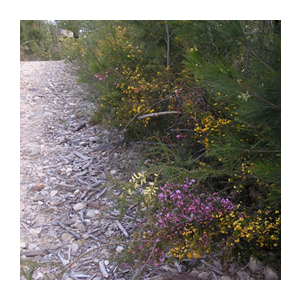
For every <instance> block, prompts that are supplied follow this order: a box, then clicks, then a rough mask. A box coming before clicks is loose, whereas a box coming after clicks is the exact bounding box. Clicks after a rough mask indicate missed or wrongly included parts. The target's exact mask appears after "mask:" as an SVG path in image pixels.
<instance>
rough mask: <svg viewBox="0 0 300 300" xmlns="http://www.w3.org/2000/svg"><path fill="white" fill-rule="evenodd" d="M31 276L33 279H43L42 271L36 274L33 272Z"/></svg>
mask: <svg viewBox="0 0 300 300" xmlns="http://www.w3.org/2000/svg"><path fill="white" fill-rule="evenodd" d="M32 278H33V279H35V280H42V279H44V275H43V273H41V272H38V273H37V274H33V275H32Z"/></svg>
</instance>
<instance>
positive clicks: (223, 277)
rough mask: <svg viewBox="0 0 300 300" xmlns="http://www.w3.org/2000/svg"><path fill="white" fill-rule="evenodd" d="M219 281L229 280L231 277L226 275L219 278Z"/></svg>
mask: <svg viewBox="0 0 300 300" xmlns="http://www.w3.org/2000/svg"><path fill="white" fill-rule="evenodd" d="M221 280H231V277H230V276H227V275H223V276H221Z"/></svg>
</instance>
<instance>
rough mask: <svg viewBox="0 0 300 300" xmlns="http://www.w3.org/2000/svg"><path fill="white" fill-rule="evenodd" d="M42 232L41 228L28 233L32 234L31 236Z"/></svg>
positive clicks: (30, 230)
mask: <svg viewBox="0 0 300 300" xmlns="http://www.w3.org/2000/svg"><path fill="white" fill-rule="evenodd" d="M41 231H42V228H37V229H33V228H32V229H29V232H30V233H31V234H32V235H39V234H40V233H41Z"/></svg>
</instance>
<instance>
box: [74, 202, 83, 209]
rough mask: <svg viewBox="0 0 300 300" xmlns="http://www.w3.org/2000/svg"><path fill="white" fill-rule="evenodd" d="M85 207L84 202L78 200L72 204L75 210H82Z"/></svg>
mask: <svg viewBox="0 0 300 300" xmlns="http://www.w3.org/2000/svg"><path fill="white" fill-rule="evenodd" d="M85 207H86V203H83V202H80V203H77V204H75V205H74V206H73V209H74V210H75V211H79V210H82V209H84V208H85Z"/></svg>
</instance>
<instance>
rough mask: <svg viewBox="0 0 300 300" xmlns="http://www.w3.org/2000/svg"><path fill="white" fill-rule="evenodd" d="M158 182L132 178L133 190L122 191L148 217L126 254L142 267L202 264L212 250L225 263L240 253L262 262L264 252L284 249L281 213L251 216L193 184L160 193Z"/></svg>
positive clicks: (170, 185) (168, 186)
mask: <svg viewBox="0 0 300 300" xmlns="http://www.w3.org/2000/svg"><path fill="white" fill-rule="evenodd" d="M154 178H155V179H154V181H149V180H148V179H147V176H146V175H145V174H142V173H138V174H134V176H133V177H132V179H131V180H130V188H124V191H126V196H125V198H127V199H128V196H129V197H130V201H132V200H135V201H137V200H136V199H139V200H138V202H139V203H140V205H141V207H142V210H143V211H144V222H143V223H140V224H139V225H137V227H138V228H139V230H138V231H137V233H136V237H135V238H136V239H135V241H134V242H133V243H132V245H131V246H130V248H129V250H128V251H129V253H131V254H134V257H139V259H140V260H141V262H143V261H144V263H145V262H146V261H147V262H148V263H149V264H152V265H153V266H157V265H159V263H160V262H163V261H165V259H167V258H170V257H175V258H177V259H179V260H182V259H191V258H199V257H200V256H201V255H202V254H203V253H210V252H211V251H213V250H214V249H219V250H222V251H223V254H224V255H225V256H227V257H228V256H230V255H232V254H235V253H236V254H239V255H241V249H243V254H242V255H243V256H247V255H248V256H249V255H256V256H257V257H261V253H262V252H261V251H263V250H272V249H276V248H278V247H280V215H279V211H275V212H272V210H271V209H270V208H268V209H266V210H258V211H254V212H252V213H251V214H249V213H246V212H245V211H243V210H241V207H240V205H235V204H234V203H233V202H232V201H231V198H230V197H226V198H223V197H220V196H219V195H218V194H216V193H214V194H210V193H209V192H208V191H206V190H205V189H204V187H203V186H202V187H201V189H200V188H199V187H197V185H196V181H195V180H194V179H191V180H190V179H188V178H186V179H185V180H184V182H183V183H182V184H179V183H177V184H175V183H166V184H165V185H164V186H162V187H160V188H159V189H158V188H156V186H155V185H156V180H157V175H155V176H154ZM158 190H159V191H160V192H158ZM149 252H150V253H151V255H150V256H151V257H150V256H149Z"/></svg>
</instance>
